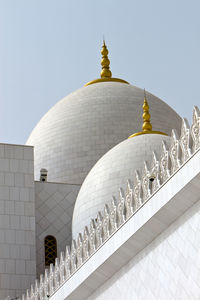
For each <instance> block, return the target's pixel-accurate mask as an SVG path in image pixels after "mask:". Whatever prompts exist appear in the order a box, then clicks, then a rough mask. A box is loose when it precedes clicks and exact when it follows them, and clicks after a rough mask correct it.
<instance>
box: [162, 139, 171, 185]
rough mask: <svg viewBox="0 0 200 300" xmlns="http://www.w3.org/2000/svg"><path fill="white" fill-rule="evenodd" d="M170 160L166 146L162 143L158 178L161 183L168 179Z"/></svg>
mask: <svg viewBox="0 0 200 300" xmlns="http://www.w3.org/2000/svg"><path fill="white" fill-rule="evenodd" d="M170 169H171V160H170V155H169V151H168V149H167V145H166V143H165V142H164V141H162V152H161V158H160V177H161V183H163V182H165V181H166V180H167V179H168V178H169V177H170V174H171V173H170Z"/></svg>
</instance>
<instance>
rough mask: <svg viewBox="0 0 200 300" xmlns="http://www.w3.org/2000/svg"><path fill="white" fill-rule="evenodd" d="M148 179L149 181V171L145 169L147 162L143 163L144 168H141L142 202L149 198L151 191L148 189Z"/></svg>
mask: <svg viewBox="0 0 200 300" xmlns="http://www.w3.org/2000/svg"><path fill="white" fill-rule="evenodd" d="M149 179H150V174H149V170H148V167H147V162H146V161H145V162H144V168H143V173H142V191H143V202H145V201H146V200H147V199H148V198H149V197H150V196H151V191H150V188H149V185H150V184H149Z"/></svg>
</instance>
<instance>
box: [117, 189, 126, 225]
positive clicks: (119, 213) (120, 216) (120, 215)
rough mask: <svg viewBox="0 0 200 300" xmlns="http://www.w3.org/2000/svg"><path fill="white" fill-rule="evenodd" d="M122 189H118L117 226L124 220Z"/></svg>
mask: <svg viewBox="0 0 200 300" xmlns="http://www.w3.org/2000/svg"><path fill="white" fill-rule="evenodd" d="M124 202H125V199H124V191H123V189H122V188H120V189H119V200H118V204H117V217H118V227H119V226H120V225H122V224H123V223H124V221H125V205H124Z"/></svg>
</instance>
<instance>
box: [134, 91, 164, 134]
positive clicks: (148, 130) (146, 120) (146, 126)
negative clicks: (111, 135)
mask: <svg viewBox="0 0 200 300" xmlns="http://www.w3.org/2000/svg"><path fill="white" fill-rule="evenodd" d="M142 118H143V125H142V129H143V131H141V132H136V133H134V134H132V135H130V136H129V139H130V138H132V137H134V136H138V135H142V134H162V135H167V134H166V133H164V132H161V131H154V130H152V125H151V122H150V119H151V115H150V113H149V105H148V102H147V98H146V92H145V90H144V104H143V115H142Z"/></svg>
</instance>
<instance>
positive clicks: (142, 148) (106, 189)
mask: <svg viewBox="0 0 200 300" xmlns="http://www.w3.org/2000/svg"><path fill="white" fill-rule="evenodd" d="M170 139H171V138H170V137H168V136H164V135H160V134H144V135H140V136H136V137H133V138H130V139H127V140H125V141H123V142H122V143H120V144H119V145H117V146H115V147H114V148H113V149H111V150H110V151H108V152H107V153H106V154H105V155H104V156H103V157H102V158H101V159H100V160H99V161H98V162H97V163H96V165H95V166H94V167H93V168H92V170H91V171H90V172H89V174H88V176H87V177H86V179H85V181H84V182H83V184H82V186H81V189H80V191H79V194H78V197H77V199H76V203H75V207H74V213H73V221H72V235H73V238H76V236H77V234H78V233H79V232H82V231H83V229H84V227H85V226H86V225H89V223H90V220H91V219H92V218H94V219H95V218H96V217H97V214H98V211H102V210H103V208H104V205H105V204H106V203H107V204H108V203H109V202H110V201H111V199H112V196H113V195H114V196H118V191H119V188H120V187H122V188H125V187H126V184H127V180H128V179H131V180H133V178H134V174H135V171H136V170H139V171H140V172H141V171H142V169H143V167H144V161H147V162H151V159H152V151H155V152H156V153H157V155H158V156H159V155H160V153H161V147H162V146H161V145H162V140H164V141H165V142H166V143H167V144H168V145H169V143H170Z"/></svg>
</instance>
